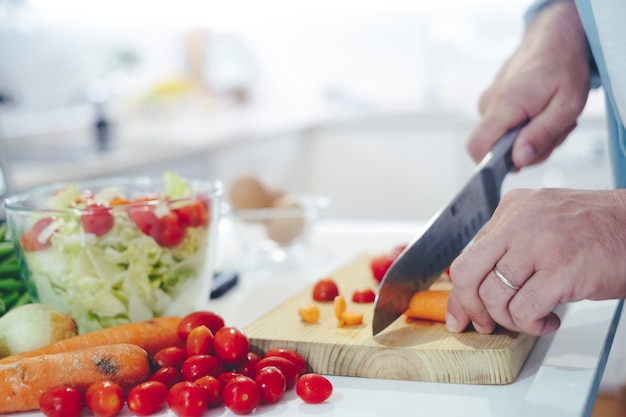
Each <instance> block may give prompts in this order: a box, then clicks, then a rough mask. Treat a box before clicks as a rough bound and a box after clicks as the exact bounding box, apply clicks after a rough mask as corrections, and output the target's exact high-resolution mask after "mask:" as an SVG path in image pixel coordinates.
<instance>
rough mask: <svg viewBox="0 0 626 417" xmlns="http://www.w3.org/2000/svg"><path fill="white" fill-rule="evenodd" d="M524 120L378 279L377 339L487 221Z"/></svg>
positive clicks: (491, 152)
mask: <svg viewBox="0 0 626 417" xmlns="http://www.w3.org/2000/svg"><path fill="white" fill-rule="evenodd" d="M526 123H527V122H524V123H522V124H520V125H518V126H516V127H515V128H513V129H510V130H509V131H507V132H506V133H505V134H504V135H503V136H502V137H501V138H500V139H499V140H498V141H497V142H496V144H495V145H494V146H493V148H492V149H491V151H490V152H489V153H488V154H487V155H485V157H484V158H483V160H482V161H481V162H480V164H479V165H478V167H477V172H475V173H474V174H473V176H472V177H471V178H470V180H469V181H468V182H467V184H466V185H465V187H463V188H462V189H461V191H460V192H459V193H458V194H457V195H456V196H455V197H454V198H453V199H452V201H451V202H450V203H448V204H447V205H446V206H444V207H443V208H442V209H441V210H439V211H438V212H437V213H436V214H435V215H434V216H433V217H432V218H431V219H430V220H429V221H428V223H427V224H426V227H425V228H424V231H423V232H422V233H421V234H419V235H417V236H416V238H415V239H414V240H413V241H412V242H411V243H410V244H409V245H407V247H406V249H404V251H402V253H401V254H400V255H399V256H398V257H397V258H396V260H395V261H394V262H393V263H392V265H391V267H390V268H389V270H388V271H387V273H386V274H385V276H384V277H383V279H382V281H381V284H380V288H379V291H378V295H377V296H376V300H375V307H374V318H373V320H372V333H373V335H374V336H376V335H377V334H378V333H380V332H381V331H383V330H384V329H385V328H387V327H388V326H389V325H390V324H391V323H393V322H394V321H396V319H397V318H398V317H400V316H401V315H402V314H403V313H404V312H405V311H406V310H407V308H408V307H409V302H410V299H411V296H412V295H413V293H415V291H418V290H425V289H428V288H429V287H430V286H431V285H432V283H433V282H434V281H435V280H436V279H437V278H438V277H439V276H440V275H441V274H442V273H443V272H444V271H445V270H446V269H447V268H448V266H450V264H451V263H452V261H453V260H454V259H455V258H456V257H457V256H458V255H459V254H460V253H461V251H462V250H463V249H464V248H465V246H467V244H469V242H470V241H471V240H472V239H473V238H474V236H475V235H476V233H478V231H479V230H480V228H481V227H482V226H483V225H484V224H485V223H486V222H487V220H489V218H490V217H491V216H492V214H493V212H494V211H495V209H496V206H497V205H498V203H499V202H500V189H501V187H502V182H503V181H504V177H505V176H506V174H507V173H508V172H509V171H511V170H512V169H513V167H514V165H513V161H512V159H511V151H512V149H513V143H514V142H515V138H516V137H517V135H518V134H519V132H520V130H521V129H522V127H524V126H525V125H526Z"/></svg>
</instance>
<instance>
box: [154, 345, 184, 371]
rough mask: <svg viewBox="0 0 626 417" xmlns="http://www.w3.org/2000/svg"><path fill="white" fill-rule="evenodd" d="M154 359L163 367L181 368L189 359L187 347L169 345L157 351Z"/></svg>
mask: <svg viewBox="0 0 626 417" xmlns="http://www.w3.org/2000/svg"><path fill="white" fill-rule="evenodd" d="M153 359H154V360H155V361H156V363H157V364H158V365H159V366H160V367H161V368H176V369H180V368H181V367H182V366H183V362H185V360H186V359H187V349H186V348H184V347H182V346H168V347H165V348H163V349H161V350H159V351H158V352H157V353H155V354H154V357H153Z"/></svg>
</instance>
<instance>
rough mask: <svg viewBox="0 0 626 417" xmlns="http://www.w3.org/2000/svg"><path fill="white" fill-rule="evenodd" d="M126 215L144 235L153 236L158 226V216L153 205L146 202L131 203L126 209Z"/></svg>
mask: <svg viewBox="0 0 626 417" xmlns="http://www.w3.org/2000/svg"><path fill="white" fill-rule="evenodd" d="M126 213H127V214H128V217H129V218H130V219H131V220H132V221H133V223H135V225H136V226H137V228H138V229H139V230H141V232H142V233H143V234H144V235H147V236H154V234H156V232H157V229H158V228H159V218H158V217H157V215H156V213H155V212H154V206H152V205H147V204H131V205H130V206H128V208H127V209H126Z"/></svg>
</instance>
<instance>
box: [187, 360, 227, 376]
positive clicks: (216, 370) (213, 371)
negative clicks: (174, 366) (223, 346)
mask: <svg viewBox="0 0 626 417" xmlns="http://www.w3.org/2000/svg"><path fill="white" fill-rule="evenodd" d="M222 372H224V365H223V364H222V362H221V361H220V360H219V359H218V358H216V357H215V356H213V355H193V356H190V357H188V358H187V360H185V362H184V363H183V366H182V368H181V375H182V377H183V380H184V381H195V380H196V379H198V378H200V377H203V376H205V375H213V376H217V375H219V374H221V373H222Z"/></svg>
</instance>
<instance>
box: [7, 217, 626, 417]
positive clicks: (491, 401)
mask: <svg viewBox="0 0 626 417" xmlns="http://www.w3.org/2000/svg"><path fill="white" fill-rule="evenodd" d="M422 227H423V223H414V222H410V223H407V222H386V221H378V222H369V221H358V222H357V221H339V220H326V221H322V222H321V223H320V224H319V226H318V228H317V229H316V232H315V233H314V235H313V238H312V240H311V249H310V255H311V257H309V258H306V259H308V262H305V263H303V264H300V265H299V266H292V267H286V266H274V267H267V268H264V267H256V268H254V269H250V268H248V267H246V268H244V269H240V272H241V274H240V280H239V283H238V285H237V286H236V287H235V289H233V290H231V291H230V292H228V293H227V294H225V295H224V296H223V297H221V298H219V299H217V300H212V301H210V302H209V304H208V305H207V306H208V308H209V309H211V310H214V311H216V312H218V313H219V314H221V315H222V316H223V317H224V319H225V321H226V322H227V324H228V325H236V326H240V327H245V326H246V325H247V324H248V323H250V322H252V321H254V320H255V319H256V318H258V317H259V316H260V315H262V314H263V313H264V312H265V311H267V310H268V309H270V308H272V307H274V306H275V305H277V304H279V303H280V302H282V300H284V299H286V298H288V297H289V296H290V295H291V294H293V293H295V292H297V291H300V290H302V289H303V288H305V287H306V286H308V285H309V284H310V283H311V282H314V281H315V280H317V279H318V278H319V277H321V276H322V275H323V274H326V273H329V272H331V271H332V270H333V269H334V268H336V267H337V266H339V265H342V264H344V263H347V262H348V261H350V260H351V259H352V258H353V257H354V256H355V255H356V254H358V253H362V252H363V251H369V252H375V251H384V250H387V249H389V248H390V247H392V246H394V245H396V244H398V243H404V242H407V241H408V240H409V239H410V238H411V237H412V236H413V235H414V234H415V233H417V232H418V231H419V230H420V229H421V228H422ZM219 243H220V246H219V250H218V267H220V268H226V267H240V266H241V260H242V258H241V252H240V251H239V249H238V245H237V242H236V240H235V237H234V235H233V230H232V224H231V223H230V222H229V221H223V222H222V224H221V227H220V240H219ZM621 308H622V302H621V301H595V302H593V301H583V302H578V303H573V304H570V305H567V306H563V307H562V308H560V309H559V314H560V316H561V319H562V325H561V328H560V329H559V330H558V331H557V332H555V333H553V334H551V335H548V336H544V337H540V338H538V340H537V342H536V343H535V346H534V347H533V349H532V350H531V352H530V354H529V356H528V358H527V360H526V362H525V364H524V366H523V367H522V369H521V371H520V374H519V375H518V377H517V379H516V380H515V381H514V382H513V383H511V384H508V385H456V384H444V383H424V382H408V381H395V380H379V379H367V378H352V377H337V376H330V377H329V379H330V380H331V382H332V383H333V386H334V391H333V394H332V396H331V397H330V398H329V399H328V400H327V401H326V402H324V403H322V404H315V405H311V404H305V403H303V402H302V401H301V400H300V399H298V398H297V396H296V394H295V392H294V390H290V391H288V392H287V393H286V394H285V396H284V397H283V399H282V400H281V401H280V402H279V403H277V404H273V405H261V406H259V407H258V408H257V410H256V411H255V413H254V414H255V415H268V416H269V415H289V416H294V415H295V416H306V415H332V416H346V417H352V416H359V417H363V416H415V415H422V416H457V415H458V416H463V417H474V416H475V417H490V416H493V417H502V416H553V417H572V416H587V415H589V414H590V412H591V408H592V406H593V401H594V399H595V395H596V393H597V389H598V385H599V383H600V378H601V377H602V373H603V371H604V366H605V364H606V360H607V357H608V353H609V350H610V347H611V343H612V341H613V336H614V334H615V328H616V326H617V323H618V321H619V316H620V312H621ZM294 314H295V313H294ZM13 415H16V416H29V417H30V416H33V417H34V416H42V414H41V413H38V412H31V413H17V414H13ZM84 415H88V413H84ZM131 415H132V414H131V413H130V412H129V411H128V410H127V409H126V408H124V410H123V411H122V413H120V416H121V417H125V416H131ZM154 415H155V416H161V417H163V416H168V417H174V414H173V413H172V412H171V411H169V410H167V409H166V410H163V411H162V412H160V413H157V414H154ZM205 415H207V416H208V415H220V416H231V415H232V416H234V415H235V414H233V413H231V412H230V411H229V410H227V409H226V408H224V407H220V408H218V409H217V410H209V411H208V412H206V413H205Z"/></svg>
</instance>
